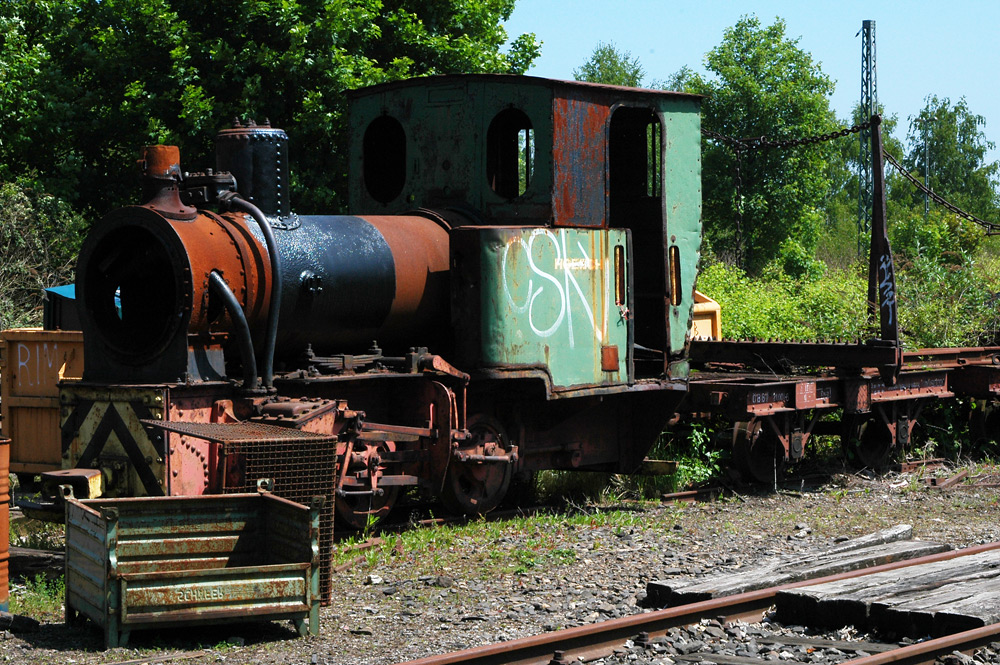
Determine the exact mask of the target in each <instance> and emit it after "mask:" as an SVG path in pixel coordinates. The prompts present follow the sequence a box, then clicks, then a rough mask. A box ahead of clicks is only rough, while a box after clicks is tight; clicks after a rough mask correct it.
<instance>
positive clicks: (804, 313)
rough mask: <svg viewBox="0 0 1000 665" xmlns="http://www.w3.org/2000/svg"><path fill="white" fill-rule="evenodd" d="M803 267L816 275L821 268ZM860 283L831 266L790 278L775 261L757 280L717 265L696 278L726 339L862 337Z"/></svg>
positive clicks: (863, 312) (863, 294) (863, 316)
mask: <svg viewBox="0 0 1000 665" xmlns="http://www.w3.org/2000/svg"><path fill="white" fill-rule="evenodd" d="M798 256H800V258H801V256H802V255H798ZM806 258H808V257H806ZM808 266H810V267H809V270H813V271H814V272H815V273H822V268H818V267H817V268H812V267H811V266H812V263H808ZM866 284H867V282H866V281H865V278H863V277H861V276H860V275H858V274H856V273H854V272H851V271H844V270H832V269H831V270H829V271H827V272H826V273H825V274H824V275H823V276H812V277H810V279H803V280H795V279H793V278H791V277H790V276H789V275H788V274H786V273H785V272H784V270H783V269H782V267H781V266H779V265H777V264H772V265H771V266H770V267H769V268H768V269H767V270H765V271H764V272H763V273H762V275H761V277H759V278H758V279H751V278H750V277H749V276H748V275H747V273H746V272H745V271H744V270H742V269H740V268H736V267H734V266H729V265H726V264H723V263H713V264H710V265H707V266H704V267H703V268H702V271H701V274H700V275H699V276H698V290H699V291H701V292H703V293H705V294H706V295H708V296H709V297H711V298H712V299H714V300H715V301H717V302H718V303H719V306H720V307H721V308H722V334H723V336H725V337H727V338H731V339H775V338H776V339H784V340H811V339H834V338H842V339H855V338H859V337H865V336H866V334H867V330H866V324H865V322H866V316H867V314H866V310H865V300H866V294H867V286H866Z"/></svg>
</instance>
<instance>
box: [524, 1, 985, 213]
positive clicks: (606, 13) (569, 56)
mask: <svg viewBox="0 0 1000 665" xmlns="http://www.w3.org/2000/svg"><path fill="white" fill-rule="evenodd" d="M746 14H755V15H756V16H757V17H758V18H759V19H760V20H761V22H762V23H764V24H765V25H770V24H772V23H773V22H774V19H775V17H778V16H780V17H781V18H783V19H784V20H785V23H786V34H787V35H788V36H789V37H791V38H798V40H799V42H798V43H799V47H800V48H802V49H803V50H805V51H808V52H809V53H811V54H812V56H813V60H814V61H818V62H819V63H820V66H821V68H822V70H823V72H824V73H826V74H827V75H828V76H830V78H832V79H834V80H835V81H836V85H837V87H836V91H835V92H834V94H833V97H832V98H831V104H832V106H833V109H834V111H835V112H836V113H837V117H839V118H841V119H846V118H848V117H850V111H851V108H852V107H853V106H854V104H856V103H857V101H858V99H859V98H860V96H861V37H860V36H857V37H856V36H855V35H856V34H857V32H858V31H859V30H860V29H861V22H862V21H863V20H865V19H873V20H874V21H875V38H876V62H877V71H878V79H877V83H878V98H879V101H880V102H881V103H882V104H883V105H884V106H885V109H886V111H887V112H888V113H895V114H897V115H898V117H899V121H900V122H899V130H898V131H897V136H898V138H899V139H901V140H902V139H904V138H905V132H906V128H907V126H908V125H909V117H910V116H915V115H916V114H917V113H918V112H919V110H920V109H921V108H923V106H924V100H925V98H926V97H927V95H929V94H935V95H937V96H938V97H949V98H951V100H952V102H955V101H958V100H959V99H960V98H961V97H963V96H964V97H965V98H966V100H967V102H968V104H969V108H970V109H971V111H972V112H973V113H975V114H977V115H981V116H983V117H984V118H985V119H986V126H985V132H986V137H987V139H989V140H991V141H993V142H994V143H995V144H998V147H997V148H994V149H993V150H992V151H991V152H990V153H989V155H988V157H987V159H989V160H990V161H995V160H1000V43H998V42H1000V1H998V0H964V1H962V0H958V1H954V2H940V0H935V1H934V2H928V1H925V0H909V1H887V0H867V1H866V2H859V1H856V0H840V1H838V2H829V1H827V2H791V1H789V0H786V1H784V2H779V1H777V0H773V1H766V0H752V1H749V2H727V1H724V0H697V1H691V0H688V1H686V2H667V1H663V0H660V1H658V2H657V1H654V0H618V1H615V0H603V1H602V0H518V1H517V5H516V8H515V10H514V13H513V15H512V16H511V18H510V20H509V21H507V23H506V28H507V32H508V34H509V35H510V36H512V37H513V36H516V35H519V34H521V33H524V32H534V33H535V34H536V35H537V37H538V39H540V40H541V41H542V42H543V44H542V55H541V57H540V58H539V59H538V60H536V64H535V66H534V67H533V68H532V69H531V70H529V71H528V73H529V74H532V75H535V76H543V77H549V78H561V79H571V78H573V70H574V69H575V68H578V67H579V66H580V65H582V64H583V63H584V62H586V61H587V59H588V58H589V57H590V54H591V53H592V52H593V50H594V47H595V46H596V45H597V43H598V42H601V41H604V42H609V41H610V42H614V43H615V45H616V46H618V48H619V49H621V50H627V51H629V52H631V54H632V55H633V56H637V57H638V58H639V59H640V61H641V62H642V65H643V67H644V69H645V70H646V75H647V78H646V83H649V82H650V81H651V80H652V79H666V78H667V77H668V76H669V75H670V74H672V73H674V72H676V71H677V70H678V69H680V68H681V67H682V66H684V65H687V66H688V67H691V68H692V69H694V70H695V71H699V72H705V69H704V57H705V54H706V53H707V52H708V51H709V50H711V49H712V48H714V47H715V46H717V45H718V44H719V43H720V42H721V41H722V36H723V31H724V30H725V29H726V28H727V27H730V26H732V25H733V24H735V23H736V22H737V21H738V20H739V18H740V17H741V16H743V15H746ZM970 212H975V211H970Z"/></svg>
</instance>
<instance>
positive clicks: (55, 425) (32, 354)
mask: <svg viewBox="0 0 1000 665" xmlns="http://www.w3.org/2000/svg"><path fill="white" fill-rule="evenodd" d="M82 375H83V333H82V332H80V331H73V330H42V329H41V328H15V329H11V330H4V331H0V408H2V411H3V413H2V415H3V421H2V423H3V436H4V437H6V438H9V439H11V447H10V471H11V472H12V473H31V474H34V473H41V472H43V471H51V470H53V469H59V468H62V436H61V433H60V428H59V382H60V381H66V380H79V379H80V377H81V376H82Z"/></svg>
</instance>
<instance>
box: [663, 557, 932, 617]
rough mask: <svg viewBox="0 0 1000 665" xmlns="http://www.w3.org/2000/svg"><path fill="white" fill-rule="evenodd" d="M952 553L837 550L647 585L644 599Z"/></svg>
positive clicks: (751, 587) (758, 585)
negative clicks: (696, 577)
mask: <svg viewBox="0 0 1000 665" xmlns="http://www.w3.org/2000/svg"><path fill="white" fill-rule="evenodd" d="M949 549H951V548H950V547H949V546H948V545H944V544H941V543H933V542H922V541H912V540H910V541H899V542H890V543H887V544H876V545H869V546H866V547H861V548H859V549H853V548H844V549H840V548H838V549H837V550H835V551H831V552H821V553H819V554H818V555H817V554H813V555H812V556H810V555H805V556H804V558H801V559H799V560H790V559H789V558H783V559H780V560H778V561H775V562H771V563H769V564H766V565H763V566H755V567H752V568H749V569H747V570H741V571H733V572H726V573H722V574H715V575H710V576H707V577H704V578H701V579H694V580H691V579H682V580H676V581H673V580H672V581H666V582H650V583H649V584H647V587H646V593H647V596H648V597H650V598H651V599H653V601H654V602H655V603H656V604H657V605H658V606H664V607H670V606H676V605H684V604H687V603H694V602H699V601H702V600H708V599H711V598H719V597H722V596H731V595H735V594H738V593H745V592H747V591H755V590H757V589H764V588H767V587H772V586H779V585H782V584H789V583H792V582H800V581H802V580H808V579H811V578H814V577H822V576H825V575H835V574H838V573H845V572H849V571H852V570H859V569H862V568H868V567H871V566H877V565H881V564H885V563H892V562H894V561H903V560H905V559H915V558H917V557H921V556H927V555H930V554H936V553H938V552H944V551H947V550H949Z"/></svg>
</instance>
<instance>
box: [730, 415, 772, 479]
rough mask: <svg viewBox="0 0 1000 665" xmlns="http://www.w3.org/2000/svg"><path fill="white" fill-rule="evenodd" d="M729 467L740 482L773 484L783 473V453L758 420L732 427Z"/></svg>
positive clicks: (767, 428) (770, 431)
mask: <svg viewBox="0 0 1000 665" xmlns="http://www.w3.org/2000/svg"><path fill="white" fill-rule="evenodd" d="M733 463H734V464H735V465H736V469H737V470H738V471H739V472H740V474H741V475H742V476H743V478H744V479H746V480H749V481H753V482H758V483H775V482H777V480H778V479H779V478H781V476H782V475H783V474H784V471H785V449H784V447H783V446H782V445H781V440H780V439H778V436H777V435H776V434H775V433H774V431H773V430H771V428H770V426H768V425H766V424H764V423H762V422H761V421H759V420H751V421H750V422H738V423H736V424H735V425H733Z"/></svg>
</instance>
